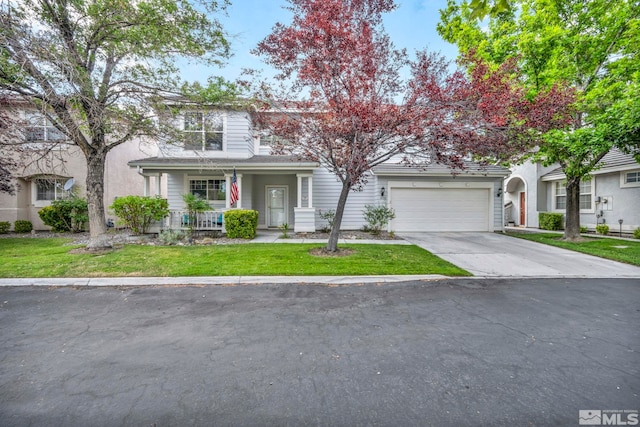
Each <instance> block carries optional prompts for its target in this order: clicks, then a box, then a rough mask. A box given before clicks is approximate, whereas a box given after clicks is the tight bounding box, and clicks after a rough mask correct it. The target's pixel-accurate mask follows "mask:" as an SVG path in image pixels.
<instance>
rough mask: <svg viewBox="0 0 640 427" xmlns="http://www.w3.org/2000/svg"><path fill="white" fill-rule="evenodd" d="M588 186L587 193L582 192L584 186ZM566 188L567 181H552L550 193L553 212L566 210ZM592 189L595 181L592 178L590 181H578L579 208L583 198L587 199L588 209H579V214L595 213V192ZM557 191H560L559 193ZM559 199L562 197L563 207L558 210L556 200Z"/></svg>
mask: <svg viewBox="0 0 640 427" xmlns="http://www.w3.org/2000/svg"><path fill="white" fill-rule="evenodd" d="M586 185H589V191H588V192H586V191H584V186H586ZM566 186H567V180H566V179H562V180H555V181H552V187H551V188H552V192H551V203H552V208H553V209H552V211H555V212H566V210H567V194H566ZM594 187H595V179H594V178H592V179H590V180H580V200H579V203H580V206H582V203H583V200H582V199H583V198H584V197H588V199H589V205H590V207H588V208H583V207H580V213H593V212H595V197H594V194H595V191H594ZM558 190H561V191H560V192H559V191H558ZM559 197H564V207H562V208H559V207H558V198H559Z"/></svg>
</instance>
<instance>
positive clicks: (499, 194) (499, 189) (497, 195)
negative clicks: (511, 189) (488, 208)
mask: <svg viewBox="0 0 640 427" xmlns="http://www.w3.org/2000/svg"><path fill="white" fill-rule="evenodd" d="M500 196H502V187H500V188H498V194H496V197H500Z"/></svg>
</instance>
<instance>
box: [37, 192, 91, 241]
mask: <svg viewBox="0 0 640 427" xmlns="http://www.w3.org/2000/svg"><path fill="white" fill-rule="evenodd" d="M38 216H39V217H40V219H41V220H42V222H44V223H45V225H48V226H49V227H51V229H52V230H53V231H57V232H62V231H73V232H74V233H77V232H79V231H82V230H84V226H85V224H86V223H87V222H88V221H89V209H88V207H87V201H86V200H84V199H80V198H78V197H73V198H71V199H64V200H54V201H53V202H52V203H51V205H50V206H45V207H44V208H42V209H40V210H39V211H38Z"/></svg>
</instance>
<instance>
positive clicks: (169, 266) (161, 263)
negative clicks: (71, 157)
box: [0, 238, 471, 278]
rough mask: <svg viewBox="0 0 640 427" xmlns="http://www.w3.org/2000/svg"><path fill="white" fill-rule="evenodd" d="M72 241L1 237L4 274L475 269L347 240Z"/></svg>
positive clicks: (452, 272) (410, 250) (402, 248)
mask: <svg viewBox="0 0 640 427" xmlns="http://www.w3.org/2000/svg"><path fill="white" fill-rule="evenodd" d="M68 243H69V240H68V239H62V238H53V239H19V238H18V239H15V238H5V239H0V259H1V260H2V262H1V263H0V277H4V278H8V277H124V276H152V277H158V276H166V277H170V276H257V275H260V276H274V275H278V276H292V275H301V276H302V275H304V276H319V275H329V276H343V275H395V274H441V275H445V276H470V275H471V274H470V273H468V272H467V271H465V270H462V269H460V268H458V267H456V266H454V265H453V264H450V263H448V262H447V261H444V260H442V259H440V258H438V257H437V256H435V255H433V254H431V253H430V252H428V251H425V250H424V249H421V248H419V247H417V246H411V245H365V244H357V245H344V246H340V248H351V249H352V250H353V251H354V253H353V254H351V255H349V256H341V257H316V256H312V255H310V254H309V250H310V249H311V248H316V247H323V246H324V245H321V244H304V245H302V244H300V245H298V244H286V245H284V244H260V243H255V244H252V243H247V244H239V245H216V246H142V245H125V246H124V247H122V248H119V249H114V250H113V251H110V252H107V253H104V254H71V253H69V251H70V250H71V249H73V248H76V247H78V246H68Z"/></svg>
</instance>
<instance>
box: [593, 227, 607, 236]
mask: <svg viewBox="0 0 640 427" xmlns="http://www.w3.org/2000/svg"><path fill="white" fill-rule="evenodd" d="M596 232H597V233H598V234H602V235H603V236H604V235H607V234H609V226H608V225H607V224H598V225H596Z"/></svg>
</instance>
